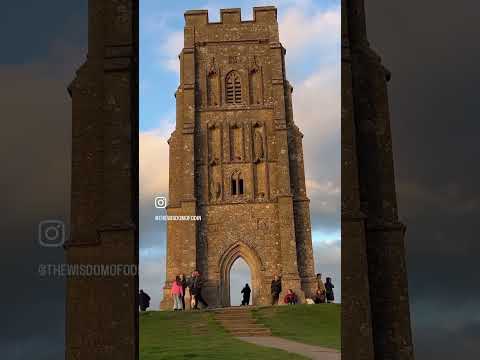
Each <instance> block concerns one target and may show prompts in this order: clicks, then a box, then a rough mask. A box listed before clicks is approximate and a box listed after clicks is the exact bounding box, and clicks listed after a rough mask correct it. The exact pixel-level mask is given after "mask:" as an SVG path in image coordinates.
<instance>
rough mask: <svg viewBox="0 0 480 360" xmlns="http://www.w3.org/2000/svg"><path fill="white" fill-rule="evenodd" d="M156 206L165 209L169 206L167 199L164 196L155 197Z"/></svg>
mask: <svg viewBox="0 0 480 360" xmlns="http://www.w3.org/2000/svg"><path fill="white" fill-rule="evenodd" d="M155 207H156V208H157V209H165V208H166V207H167V199H166V198H165V197H163V196H157V197H156V198H155Z"/></svg>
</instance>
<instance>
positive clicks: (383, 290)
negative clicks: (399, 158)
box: [342, 0, 413, 360]
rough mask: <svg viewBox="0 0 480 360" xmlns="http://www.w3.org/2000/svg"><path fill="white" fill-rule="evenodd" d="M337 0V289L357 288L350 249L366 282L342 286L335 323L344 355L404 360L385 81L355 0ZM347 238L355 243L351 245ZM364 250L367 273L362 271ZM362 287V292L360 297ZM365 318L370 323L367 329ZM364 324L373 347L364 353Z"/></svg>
mask: <svg viewBox="0 0 480 360" xmlns="http://www.w3.org/2000/svg"><path fill="white" fill-rule="evenodd" d="M343 5H344V6H342V9H344V13H343V18H342V26H344V27H343V29H342V41H343V46H342V71H343V73H342V165H343V173H342V264H344V265H343V266H342V276H343V278H344V281H342V285H343V287H344V289H345V291H349V287H350V285H352V286H354V287H353V289H357V288H359V287H360V285H358V284H357V285H355V284H352V280H353V279H354V276H355V274H353V270H354V267H353V266H351V265H350V264H349V263H348V262H347V263H346V261H350V260H352V257H354V256H357V257H359V258H361V259H359V260H358V261H357V266H359V267H358V268H357V270H358V271H362V273H361V275H360V274H357V275H356V277H357V280H358V281H360V284H365V277H366V276H368V287H364V288H363V290H361V289H359V290H360V291H361V294H362V297H360V296H358V294H353V293H352V295H351V297H350V296H349V297H347V294H346V293H345V292H344V296H343V298H344V299H345V301H344V311H343V312H344V315H343V324H344V326H347V327H346V328H345V327H344V328H343V340H344V344H343V348H344V356H346V358H347V359H358V356H357V355H356V352H358V351H359V350H360V349H361V351H362V352H363V351H364V352H365V357H364V358H365V359H367V358H372V359H373V358H375V359H402V360H407V359H408V360H410V359H413V346H412V338H411V329H410V312H409V302H408V284H407V273H406V265H405V250H404V234H405V226H404V225H403V224H402V223H400V222H399V221H398V212H397V203H396V192H395V180H394V168H393V154H392V141H391V132H390V119H389V109H388V96H387V85H386V82H387V81H388V80H389V78H390V73H389V72H388V70H386V69H385V68H384V67H383V65H382V64H381V60H380V58H379V56H378V55H377V54H375V53H374V52H373V51H372V50H371V49H370V46H369V43H368V40H367V35H366V25H365V10H364V2H363V0H350V1H344V2H343ZM346 174H349V177H346ZM357 176H358V182H357V181H356V178H357ZM344 178H345V180H344ZM358 201H359V204H358ZM358 205H359V207H358ZM352 209H353V210H354V211H353V212H352ZM363 239H365V240H363ZM359 240H360V242H359ZM364 241H365V244H364V243H363V242H364ZM355 243H357V244H358V245H360V246H361V248H358V247H356V246H352V245H354V244H355ZM354 251H358V253H356V254H355V253H354ZM365 251H366V263H367V265H368V273H365V272H363V267H364V263H365V261H364V259H365ZM362 287H363V285H362ZM367 288H368V291H369V294H370V299H369V301H366V300H361V299H364V298H363V296H364V294H363V293H364V292H365V289H367ZM349 298H351V299H352V302H351V303H349V302H348V301H349V300H348V299H349ZM353 299H355V300H354V301H353ZM357 299H358V300H357ZM368 305H369V308H366V306H368ZM369 318H370V321H371V325H370V326H369V328H370V329H367V328H365V326H367V325H368V321H369ZM349 319H354V321H353V324H356V325H357V324H358V329H359V330H362V329H364V331H363V332H362V334H361V335H362V336H363V337H365V341H368V342H366V343H365V344H363V345H362V344H359V343H358V342H357V339H356V338H354V334H355V329H352V328H351V326H350V324H349V323H348V322H349ZM350 321H351V320H350ZM349 330H351V331H352V332H349ZM370 331H371V336H372V338H373V354H370V340H369V339H370V333H369V332H370ZM357 332H358V331H357ZM357 345H358V346H360V347H359V348H358V349H357V348H355V346H357Z"/></svg>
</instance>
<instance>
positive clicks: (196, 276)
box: [191, 271, 208, 310]
mask: <svg viewBox="0 0 480 360" xmlns="http://www.w3.org/2000/svg"><path fill="white" fill-rule="evenodd" d="M202 286H203V282H202V279H201V275H200V272H199V271H195V272H194V273H193V278H192V287H191V289H192V295H193V296H194V297H195V304H194V306H193V308H194V309H195V310H198V303H199V302H201V303H202V304H203V306H205V307H208V304H207V302H206V301H205V299H204V298H203V297H202Z"/></svg>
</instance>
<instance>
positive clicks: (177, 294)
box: [171, 276, 183, 311]
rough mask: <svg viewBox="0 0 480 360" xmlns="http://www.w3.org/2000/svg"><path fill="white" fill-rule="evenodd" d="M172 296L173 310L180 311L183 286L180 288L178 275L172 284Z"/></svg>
mask: <svg viewBox="0 0 480 360" xmlns="http://www.w3.org/2000/svg"><path fill="white" fill-rule="evenodd" d="M171 291H172V297H173V311H182V310H183V306H182V296H183V288H182V281H181V280H180V276H177V277H176V278H175V281H174V282H173V284H172V290H171Z"/></svg>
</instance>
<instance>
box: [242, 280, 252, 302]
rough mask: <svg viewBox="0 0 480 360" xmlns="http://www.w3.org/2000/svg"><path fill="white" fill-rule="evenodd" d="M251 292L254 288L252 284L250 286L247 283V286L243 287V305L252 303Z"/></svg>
mask: <svg viewBox="0 0 480 360" xmlns="http://www.w3.org/2000/svg"><path fill="white" fill-rule="evenodd" d="M251 292H252V289H250V286H248V284H245V287H244V288H243V289H242V294H243V300H242V305H244V306H248V304H249V303H250V293H251Z"/></svg>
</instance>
